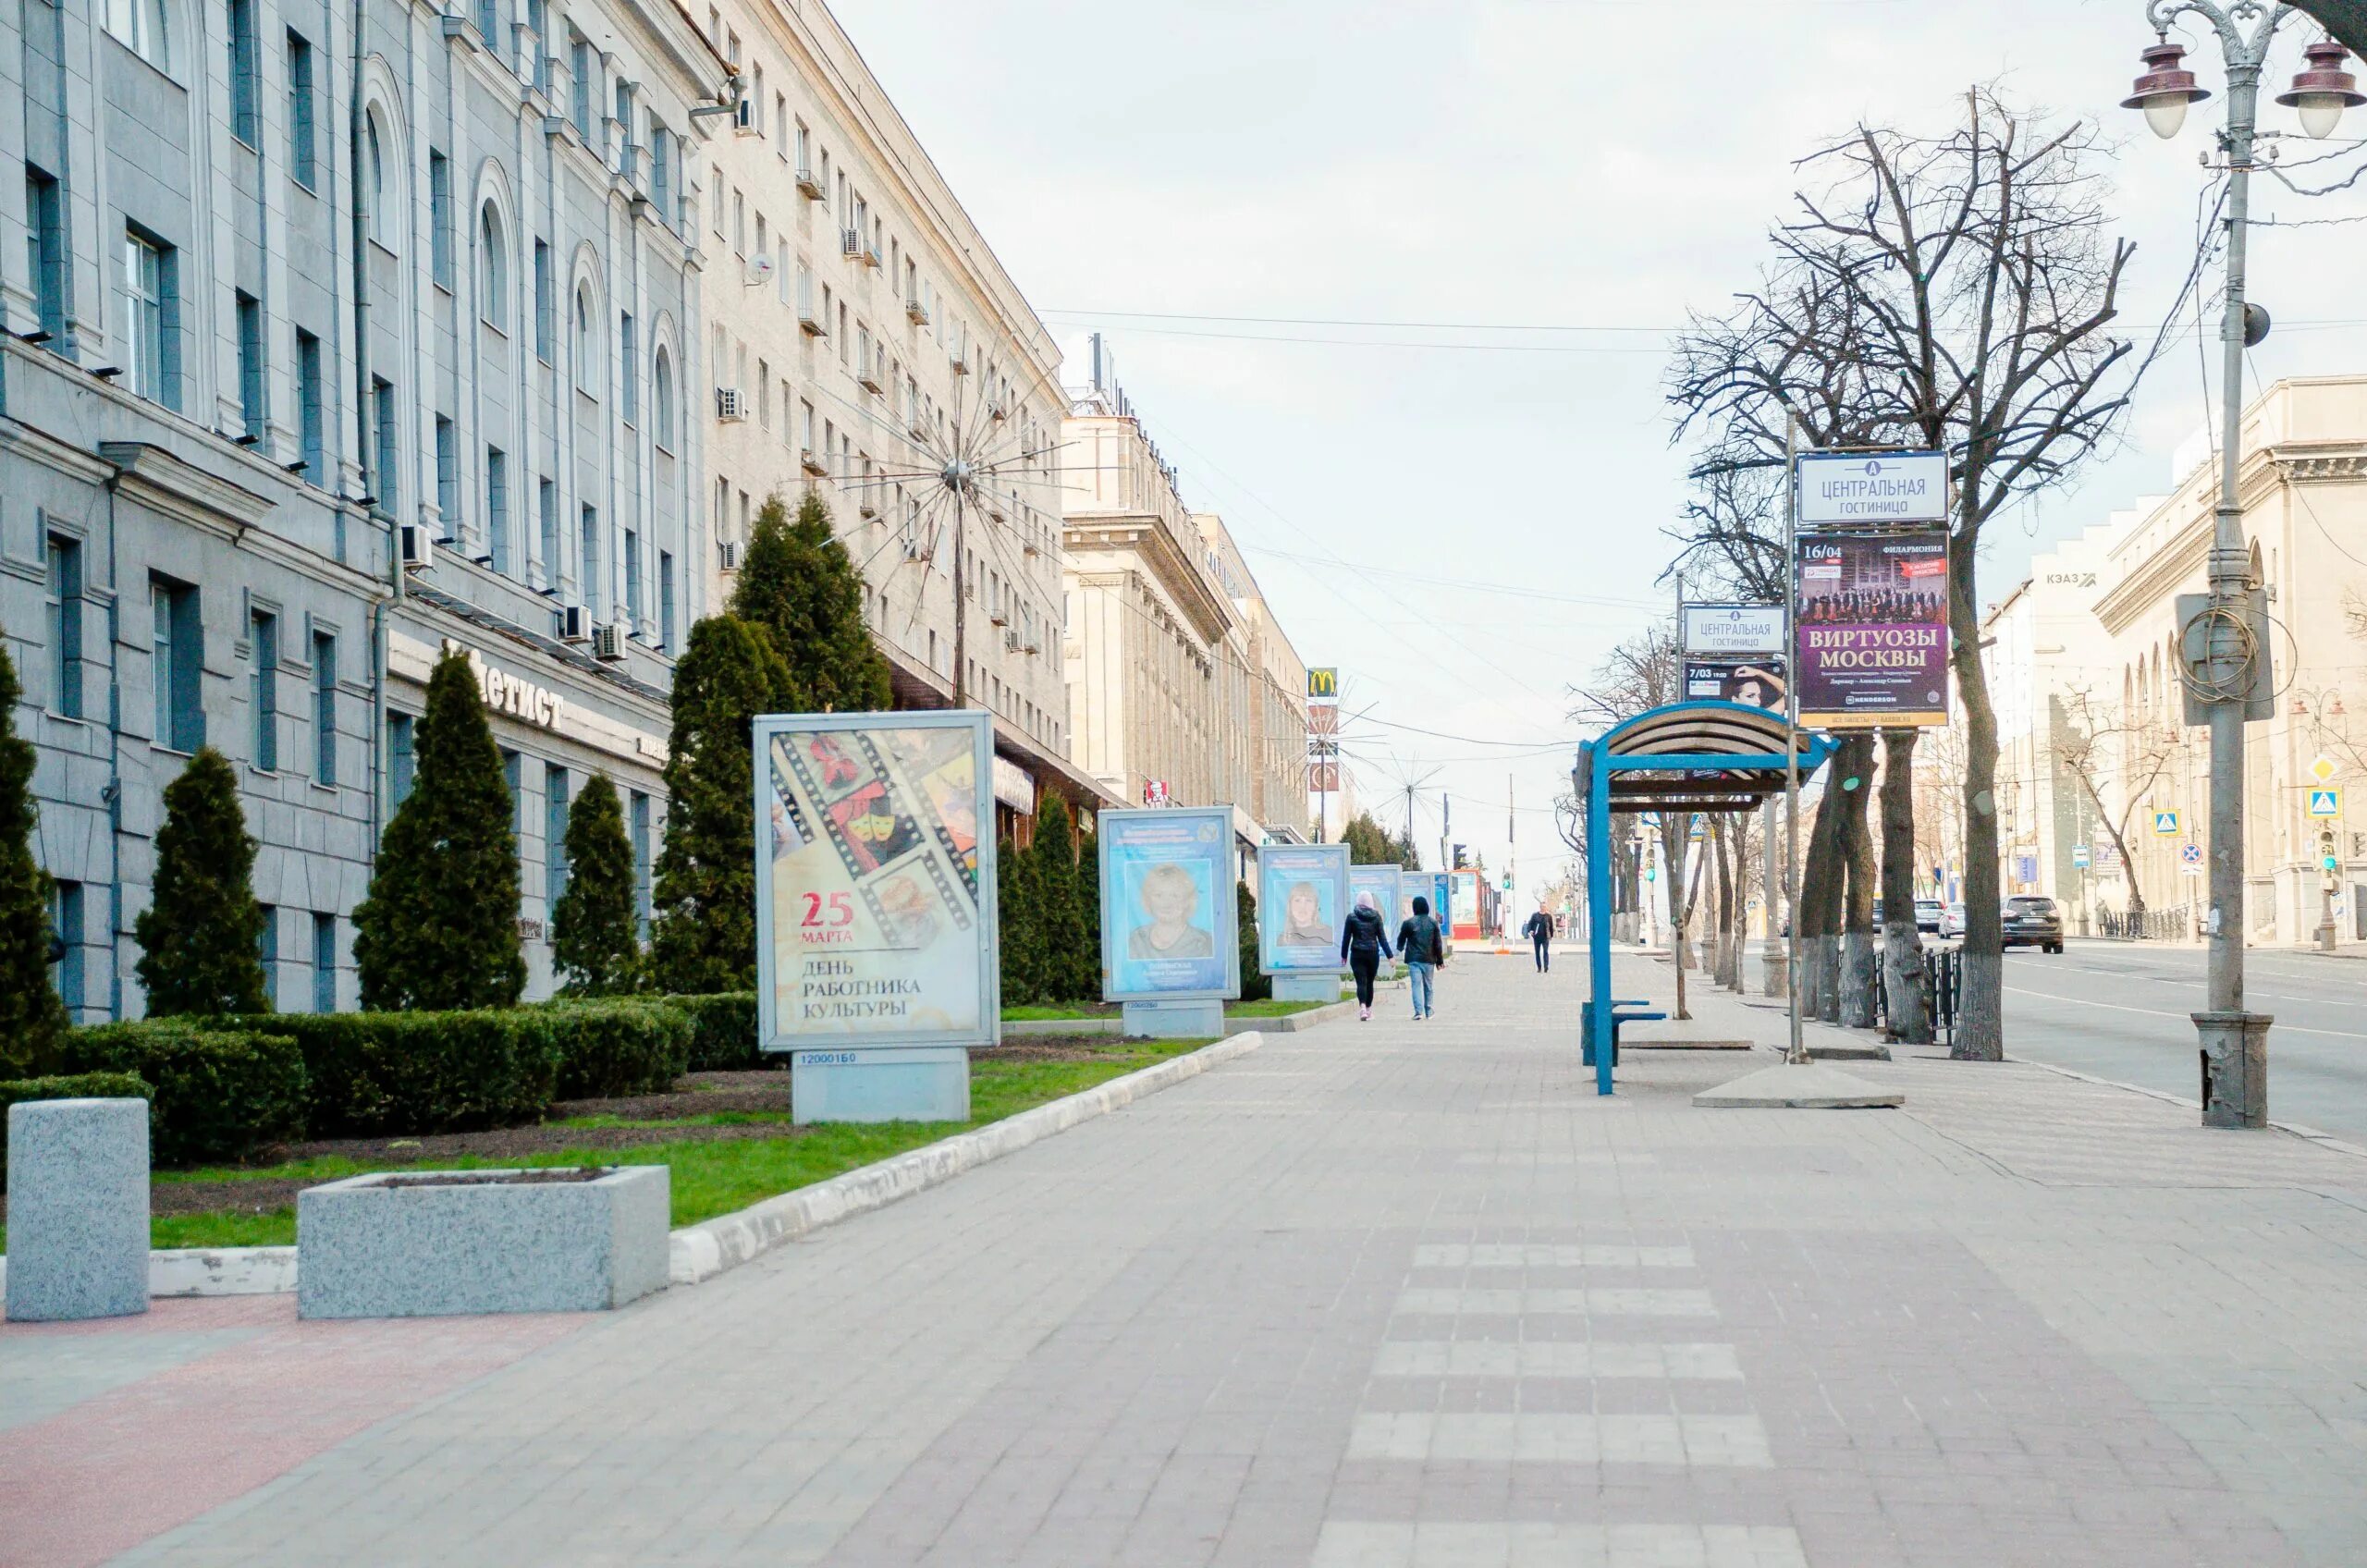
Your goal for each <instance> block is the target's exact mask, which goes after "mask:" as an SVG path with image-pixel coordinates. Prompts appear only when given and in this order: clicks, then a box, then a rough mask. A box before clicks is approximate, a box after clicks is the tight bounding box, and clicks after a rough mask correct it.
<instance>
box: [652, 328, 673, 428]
mask: <svg viewBox="0 0 2367 1568" xmlns="http://www.w3.org/2000/svg"><path fill="white" fill-rule="evenodd" d="M649 415H650V421H651V424H650V438H651V439H652V440H654V441H656V443H657V445H658V446H660V447H664V448H665V449H666V450H667V451H669V452H670V451H672V450H673V449H674V360H673V356H672V355H670V354H668V353H667V351H666V350H665V349H658V350H657V365H656V370H654V371H653V372H652V373H651V375H650V383H649Z"/></svg>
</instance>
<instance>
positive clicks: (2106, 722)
mask: <svg viewBox="0 0 2367 1568" xmlns="http://www.w3.org/2000/svg"><path fill="white" fill-rule="evenodd" d="M2061 702H2062V704H2063V722H2062V723H2061V724H2059V725H2057V726H2056V727H2055V731H2054V734H2055V741H2054V760H2055V761H2056V762H2058V763H2060V764H2061V765H2062V767H2063V771H2064V772H2066V773H2068V774H2069V775H2070V776H2071V777H2072V778H2076V779H2078V780H2079V788H2080V789H2081V790H2084V791H2085V792H2086V794H2087V797H2088V801H2089V803H2090V804H2091V805H2092V806H2094V808H2095V813H2096V820H2097V821H2098V822H2101V823H2103V829H2104V831H2105V832H2106V833H2107V834H2109V835H2111V837H2112V847H2113V852H2114V853H2116V854H2117V855H2118V856H2119V857H2120V864H2121V871H2122V875H2123V876H2127V877H2128V913H2130V914H2132V915H2136V914H2143V913H2145V890H2144V888H2141V887H2140V886H2139V885H2138V881H2137V860H2136V857H2135V856H2133V855H2131V854H2130V853H2129V852H2128V824H2129V821H2130V820H2131V818H2133V817H2134V816H2135V815H2136V813H2137V807H2138V805H2139V803H2140V802H2142V801H2143V800H2144V798H2145V792H2146V791H2147V790H2151V789H2152V787H2153V786H2154V784H2155V783H2156V782H2157V781H2159V780H2160V778H2161V777H2162V775H2164V774H2165V773H2167V772H2168V771H2169V768H2170V764H2171V763H2172V762H2174V761H2176V760H2177V756H2178V754H2179V750H2180V748H2179V745H2178V732H2177V729H2174V728H2172V727H2171V726H2169V725H2165V724H2158V723H2157V724H2148V723H2146V722H2145V717H2144V716H2143V715H2141V714H2140V715H2139V716H2137V717H2133V718H2132V717H2128V716H2127V715H2125V714H2124V713H2123V712H2122V710H2121V708H2120V707H2119V705H2118V704H2113V703H2105V702H2100V701H2098V700H2097V699H2096V696H2095V694H2094V693H2093V692H2091V691H2089V690H2088V689H2087V688H2086V687H2084V686H2083V687H2080V688H2079V689H2078V690H2076V691H2073V692H2067V693H2066V694H2065V695H2064V696H2063V698H2062V699H2061ZM2107 788H2109V789H2111V790H2113V791H2114V792H2115V793H2116V794H2117V795H2118V796H2119V797H2120V809H2119V810H2118V811H2115V810H2114V809H2113V808H2112V807H2111V806H2110V805H2108V804H2106V803H2105V802H2104V791H2105V790H2106V789H2107Z"/></svg>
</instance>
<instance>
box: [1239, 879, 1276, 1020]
mask: <svg viewBox="0 0 2367 1568" xmlns="http://www.w3.org/2000/svg"><path fill="white" fill-rule="evenodd" d="M1233 897H1234V898H1236V899H1238V900H1241V999H1242V1000H1243V1001H1245V1002H1262V1001H1264V1000H1265V999H1266V998H1269V997H1270V996H1272V995H1273V994H1274V983H1273V981H1271V980H1270V979H1269V978H1267V976H1266V974H1265V973H1264V972H1263V971H1261V970H1260V969H1259V968H1258V967H1257V894H1255V893H1253V892H1251V891H1250V890H1249V884H1248V883H1246V882H1237V883H1235V884H1234V885H1233Z"/></svg>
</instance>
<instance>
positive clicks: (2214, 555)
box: [2121, 0, 2367, 1127]
mask: <svg viewBox="0 0 2367 1568" xmlns="http://www.w3.org/2000/svg"><path fill="white" fill-rule="evenodd" d="M2146 14H2147V18H2148V19H2149V20H2151V21H2152V24H2153V29H2154V31H2155V33H2156V35H2157V36H2158V38H2159V39H2160V42H2159V43H2155V44H2154V46H2153V47H2152V48H2150V49H2147V50H2146V51H2145V52H2144V60H2145V66H2146V71H2145V74H2144V75H2142V76H2140V77H2139V78H2138V79H2137V84H2136V90H2135V91H2134V92H2132V93H2131V94H2130V96H2129V97H2128V99H2126V100H2125V101H2124V102H2123V103H2122V104H2121V106H2122V107H2123V108H2128V109H2141V110H2143V111H2144V114H2145V119H2146V123H2147V124H2148V125H2150V126H2151V127H2152V129H2153V132H2154V134H2155V135H2157V136H2160V137H2162V138H2164V139H2165V140H2166V139H2168V138H2170V137H2173V136H2176V135H2177V133H2178V129H2179V127H2180V126H2181V125H2183V124H2184V122H2185V120H2186V112H2187V109H2188V107H2189V105H2190V104H2197V103H2200V102H2201V101H2202V100H2203V99H2205V98H2208V97H2210V96H2211V94H2210V93H2209V92H2207V91H2205V90H2204V89H2202V88H2201V86H2199V85H2197V83H2196V81H2195V79H2194V75H2193V73H2192V72H2190V71H2188V70H2185V69H2182V68H2181V67H2180V61H2181V60H2182V59H2183V57H2184V55H2185V54H2186V51H2185V49H2184V48H2182V47H2181V46H2179V45H2177V44H2175V43H2171V42H2170V41H2169V31H2170V24H2171V23H2172V22H2174V21H2176V20H2177V18H2180V17H2181V16H2186V15H2189V14H2191V15H2193V16H2196V17H2199V18H2201V19H2202V20H2204V21H2205V22H2207V23H2209V24H2210V26H2211V27H2212V29H2213V30H2214V31H2216V32H2217V33H2218V35H2219V43H2220V47H2221V49H2222V51H2223V52H2224V54H2225V55H2226V66H2227V124H2226V129H2224V130H2222V131H2221V132H2220V133H2219V149H2220V152H2221V153H2223V154H2224V155H2225V156H2226V160H2227V177H2228V190H2227V215H2226V239H2227V294H2226V310H2225V312H2224V313H2223V314H2222V316H2221V320H2220V327H2219V340H2220V349H2221V354H2222V370H2221V375H2220V386H2221V394H2220V401H2221V403H2222V409H2221V413H2222V416H2223V423H2222V429H2221V436H2220V442H2219V455H2220V462H2219V507H2218V510H2217V513H2216V516H2215V519H2214V526H2213V529H2212V538H2211V558H2210V594H2209V601H2208V604H2207V606H2206V607H2205V608H2204V609H2203V611H2202V613H2201V616H2199V617H2198V618H2196V619H2195V621H2194V622H2193V623H2191V624H2190V625H2189V627H2188V629H2187V633H2186V641H2185V643H2184V647H2185V653H2186V664H2187V679H2188V682H2189V688H2190V689H2191V690H2192V692H2194V694H2195V695H2196V696H2197V697H2198V698H2199V699H2201V701H2202V703H2203V704H2204V705H2205V706H2206V707H2207V709H2208V712H2209V715H2210V720H2211V859H2210V913H2209V914H2208V916H2207V917H2206V918H2205V920H2204V933H2205V937H2206V938H2207V940H2208V942H2209V970H2208V976H2207V983H2208V991H2207V998H2206V999H2207V1007H2206V1010H2205V1011H2201V1012H2198V1013H2196V1014H2194V1023H2195V1028H2196V1031H2197V1033H2198V1035H2199V1036H2200V1039H2201V1049H2202V1120H2203V1123H2204V1125H2206V1126H2214V1127H2263V1126H2265V1125H2267V1121H2268V1083H2267V1072H2268V1025H2269V1022H2270V1021H2269V1019H2268V1017H2267V1016H2266V1015H2264V1014H2262V1013H2254V1012H2247V1011H2245V1010H2244V931H2245V921H2244V843H2243V826H2244V718H2245V709H2246V707H2247V705H2248V704H2249V701H2250V695H2251V689H2252V685H2253V661H2254V657H2255V655H2256V653H2257V652H2259V650H2257V649H2256V648H2255V647H2254V645H2253V644H2254V639H2253V635H2252V630H2251V627H2252V621H2251V617H2250V596H2251V590H2252V586H2253V584H2252V581H2251V552H2250V547H2249V546H2248V545H2247V544H2246V542H2245V539H2244V527H2243V507H2242V502H2241V499H2240V497H2239V496H2238V493H2237V480H2238V470H2239V469H2240V467H2241V461H2242V452H2243V410H2244V399H2243V385H2244V350H2245V349H2247V348H2248V347H2250V345H2251V344H2252V343H2254V342H2257V341H2258V340H2259V336H2260V334H2261V333H2262V332H2264V331H2265V330H2266V317H2265V316H2264V315H2263V316H2259V317H2258V318H2257V320H2256V321H2255V318H2254V317H2253V315H2252V314H2251V312H2249V311H2248V309H2247V306H2246V302H2245V299H2244V284H2245V278H2244V251H2245V245H2244V241H2245V225H2246V223H2247V221H2248V216H2249V206H2250V190H2251V172H2252V167H2253V154H2254V149H2255V146H2256V144H2257V142H2258V140H2259V137H2260V129H2259V113H2260V82H2261V72H2262V70H2263V67H2265V65H2266V64H2267V60H2268V52H2269V47H2270V45H2271V44H2272V43H2274V42H2275V37H2276V33H2277V30H2278V29H2280V28H2281V27H2283V26H2284V25H2285V23H2287V21H2290V20H2292V19H2293V18H2296V17H2297V16H2300V14H2301V13H2300V12H2298V11H2296V10H2295V9H2294V8H2293V7H2292V6H2286V5H2280V4H2266V3H2263V0H2224V3H2223V0H2151V4H2150V5H2148V6H2147V7H2146ZM2347 53H2348V51H2346V50H2344V49H2343V48H2342V47H2341V46H2340V45H2339V44H2332V43H2321V44H2317V45H2313V46H2312V48H2311V49H2310V50H2309V60H2310V68H2308V69H2305V70H2304V71H2302V72H2301V73H2300V76H2299V77H2297V78H2296V79H2295V80H2294V83H2293V91H2291V92H2287V93H2286V94H2284V95H2283V96H2282V97H2280V98H2279V99H2278V100H2277V102H2278V103H2280V104H2287V105H2288V106H2290V107H2293V108H2295V109H2298V110H2299V111H2300V116H2301V122H2302V126H2303V129H2305V130H2306V131H2307V132H2308V133H2309V134H2310V135H2312V136H2313V137H2324V136H2327V135H2331V134H2332V133H2333V131H2334V129H2335V125H2336V122H2337V121H2338V120H2339V119H2340V118H2341V116H2342V111H2343V110H2344V109H2345V108H2348V107H2349V106H2350V105H2352V104H2359V103H2361V102H2367V100H2363V99H2361V96H2360V95H2359V93H2358V92H2356V91H2355V84H2354V83H2353V82H2352V80H2351V79H2350V77H2349V75H2347V74H2346V73H2344V72H2343V71H2342V70H2341V69H2340V68H2339V67H2340V66H2341V63H2342V59H2343V56H2344V55H2345V54H2347Z"/></svg>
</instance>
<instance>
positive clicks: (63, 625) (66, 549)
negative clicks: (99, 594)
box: [48, 533, 82, 718]
mask: <svg viewBox="0 0 2367 1568" xmlns="http://www.w3.org/2000/svg"><path fill="white" fill-rule="evenodd" d="M48 608H49V670H50V675H49V705H50V709H51V711H52V712H55V713H58V714H62V715H64V716H65V717H67V718H80V717H82V545H81V543H80V541H79V540H74V539H67V538H64V537H61V536H60V535H58V534H55V533H53V534H51V535H50V536H49V606H48Z"/></svg>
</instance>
